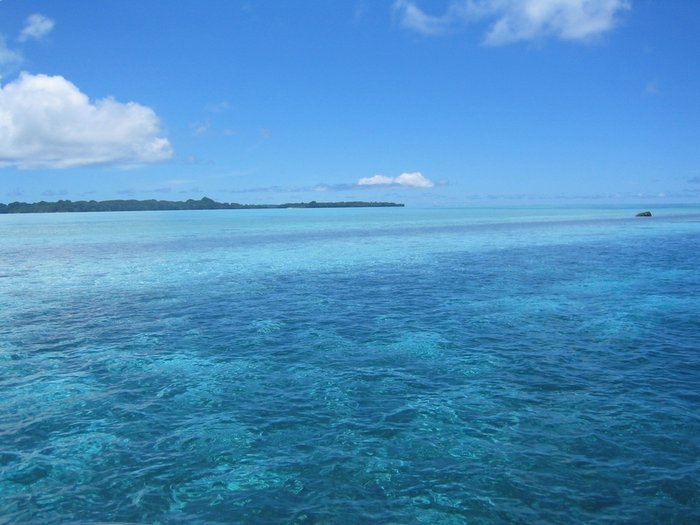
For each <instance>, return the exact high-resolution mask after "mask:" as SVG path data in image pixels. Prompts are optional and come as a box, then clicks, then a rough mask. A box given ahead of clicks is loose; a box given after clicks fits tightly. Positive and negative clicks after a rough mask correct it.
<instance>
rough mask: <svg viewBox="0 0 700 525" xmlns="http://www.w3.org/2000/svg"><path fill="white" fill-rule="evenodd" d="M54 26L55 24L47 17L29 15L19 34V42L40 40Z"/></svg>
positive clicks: (36, 14)
mask: <svg viewBox="0 0 700 525" xmlns="http://www.w3.org/2000/svg"><path fill="white" fill-rule="evenodd" d="M54 25H55V22H54V21H53V20H51V19H50V18H49V17H47V16H44V15H40V14H38V13H35V14H33V15H29V16H28V17H27V21H26V22H25V23H24V28H23V29H22V32H21V33H20V34H19V41H20V42H26V41H27V40H41V39H42V38H44V37H45V36H46V35H48V34H49V33H50V32H51V30H52V29H53V26H54Z"/></svg>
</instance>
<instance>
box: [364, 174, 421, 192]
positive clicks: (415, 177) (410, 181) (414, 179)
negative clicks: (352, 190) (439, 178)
mask: <svg viewBox="0 0 700 525" xmlns="http://www.w3.org/2000/svg"><path fill="white" fill-rule="evenodd" d="M357 185H358V186H405V187H409V188H432V187H433V186H435V183H434V182H433V181H431V180H430V179H427V178H426V177H425V176H423V174H422V173H421V172H420V171H414V172H411V173H402V174H401V175H399V176H398V177H387V176H386V175H374V176H372V177H363V178H361V179H360V180H358V181H357Z"/></svg>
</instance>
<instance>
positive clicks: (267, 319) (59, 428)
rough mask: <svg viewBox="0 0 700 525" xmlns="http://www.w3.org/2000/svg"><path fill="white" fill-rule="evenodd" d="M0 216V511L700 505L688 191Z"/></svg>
mask: <svg viewBox="0 0 700 525" xmlns="http://www.w3.org/2000/svg"><path fill="white" fill-rule="evenodd" d="M636 211H639V210H636V209H635V210H633V209H621V208H618V209H603V208H597V209H583V208H570V209H547V208H529V209H524V208H523V209H486V208H482V209H470V210H462V209H452V210H416V209H410V208H405V209H400V208H392V209H334V210H324V209H310V210H241V211H211V212H150V213H102V214H99V213H98V214H93V213H85V214H51V215H21V216H20V215H6V216H0V371H1V372H0V373H1V375H0V523H8V524H9V523H36V524H53V523H100V522H110V523H115V522H128V523H161V524H166V523H168V524H169V523H183V524H184V523H187V524H190V523H299V524H301V523H329V524H330V523H333V524H336V523H338V524H346V523H349V524H352V523H362V524H366V523H397V524H411V523H416V524H422V523H426V524H432V523H436V524H458V523H469V524H480V523H698V522H700V462H699V460H698V458H700V271H699V269H698V256H699V255H700V208H692V207H690V208H688V207H686V208H662V209H658V210H655V216H654V217H653V218H651V219H646V218H634V213H635V212H636Z"/></svg>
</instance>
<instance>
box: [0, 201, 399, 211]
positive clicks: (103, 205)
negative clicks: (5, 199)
mask: <svg viewBox="0 0 700 525" xmlns="http://www.w3.org/2000/svg"><path fill="white" fill-rule="evenodd" d="M388 207H403V204H397V203H395V202H365V201H349V202H316V201H311V202H288V203H285V204H238V203H236V202H230V203H229V202H216V201H214V200H212V199H210V198H208V197H202V198H201V199H199V200H194V199H188V200H186V201H162V200H155V199H151V200H109V201H94V200H92V201H70V200H60V201H57V202H46V201H40V202H34V203H26V202H11V203H10V204H2V203H0V213H66V212H95V211H164V210H259V209H282V208H388Z"/></svg>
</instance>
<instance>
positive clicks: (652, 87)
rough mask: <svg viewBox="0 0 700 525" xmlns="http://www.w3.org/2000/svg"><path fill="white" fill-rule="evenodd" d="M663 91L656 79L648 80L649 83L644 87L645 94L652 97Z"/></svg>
mask: <svg viewBox="0 0 700 525" xmlns="http://www.w3.org/2000/svg"><path fill="white" fill-rule="evenodd" d="M660 93H661V90H660V89H659V84H658V82H656V81H655V80H650V81H649V82H647V85H646V86H645V87H644V94H645V95H648V96H650V97H653V96H656V95H659V94H660Z"/></svg>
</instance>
